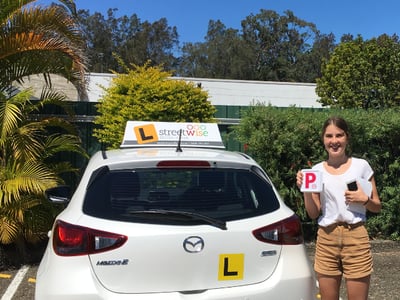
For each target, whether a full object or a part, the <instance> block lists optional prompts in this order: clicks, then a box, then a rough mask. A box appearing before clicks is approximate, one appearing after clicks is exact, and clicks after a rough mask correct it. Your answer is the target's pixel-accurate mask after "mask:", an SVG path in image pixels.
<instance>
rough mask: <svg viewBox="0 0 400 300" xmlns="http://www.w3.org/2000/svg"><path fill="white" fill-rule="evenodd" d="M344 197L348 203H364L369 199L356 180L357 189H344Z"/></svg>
mask: <svg viewBox="0 0 400 300" xmlns="http://www.w3.org/2000/svg"><path fill="white" fill-rule="evenodd" d="M344 197H345V199H346V204H350V203H359V204H364V203H366V202H367V201H368V199H369V198H368V195H367V194H365V193H364V191H363V190H362V188H361V186H360V184H359V183H358V182H357V190H356V191H349V190H346V192H345V193H344Z"/></svg>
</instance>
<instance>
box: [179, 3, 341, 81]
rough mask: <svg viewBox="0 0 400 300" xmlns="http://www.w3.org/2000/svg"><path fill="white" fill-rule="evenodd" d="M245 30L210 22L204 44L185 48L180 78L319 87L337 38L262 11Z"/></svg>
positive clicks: (247, 20)
mask: <svg viewBox="0 0 400 300" xmlns="http://www.w3.org/2000/svg"><path fill="white" fill-rule="evenodd" d="M241 25H242V30H241V31H239V30H236V29H232V28H226V27H225V25H224V24H223V23H222V22H221V21H219V20H218V21H210V22H209V25H208V31H207V35H206V37H205V41H204V42H201V43H200V42H198V43H187V44H185V45H184V46H183V48H182V57H181V58H180V60H179V68H178V73H179V74H180V75H182V76H192V77H209V78H230V79H243V80H271V81H289V82H293V81H297V82H315V79H316V78H317V77H318V76H319V75H320V65H321V62H322V61H323V60H325V59H328V58H329V55H330V52H331V51H332V49H333V47H334V46H335V44H334V36H333V35H332V34H330V35H323V34H321V33H320V32H319V31H318V30H317V29H316V26H315V25H314V24H313V23H309V22H306V21H303V20H301V19H299V18H297V17H296V16H295V15H294V14H293V13H292V12H291V11H286V12H285V14H284V15H279V14H278V13H276V12H274V11H271V10H264V9H262V10H260V12H259V13H258V14H256V15H253V14H251V15H249V16H247V17H246V18H245V19H244V20H242V22H241Z"/></svg>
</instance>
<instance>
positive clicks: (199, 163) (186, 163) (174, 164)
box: [157, 160, 210, 168]
mask: <svg viewBox="0 0 400 300" xmlns="http://www.w3.org/2000/svg"><path fill="white" fill-rule="evenodd" d="M209 167H210V163H209V162H208V161H204V160H165V161H160V162H159V163H158V164H157V168H209Z"/></svg>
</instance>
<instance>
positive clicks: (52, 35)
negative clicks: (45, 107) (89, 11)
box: [0, 0, 86, 99]
mask: <svg viewBox="0 0 400 300" xmlns="http://www.w3.org/2000/svg"><path fill="white" fill-rule="evenodd" d="M35 2H36V1H34V0H21V1H15V0H0V31H1V35H0V92H4V91H7V92H10V91H11V90H12V89H13V87H12V85H13V83H14V82H18V83H23V82H24V79H25V78H26V77H27V76H30V75H33V74H43V75H44V76H45V79H46V82H47V83H48V84H49V85H50V84H51V79H50V74H58V75H61V76H63V77H65V78H67V79H68V80H69V81H71V82H72V83H73V84H74V85H75V86H76V88H77V90H78V92H79V95H80V97H81V98H82V99H84V98H85V93H86V91H85V80H84V73H85V70H86V60H85V55H84V52H83V51H84V49H85V47H84V45H85V44H84V40H83V39H82V35H81V34H80V31H79V27H78V24H77V22H76V18H75V16H74V12H75V4H74V2H73V1H68V0H61V1H60V2H61V3H63V4H64V5H63V4H53V5H51V6H48V7H41V6H38V5H35Z"/></svg>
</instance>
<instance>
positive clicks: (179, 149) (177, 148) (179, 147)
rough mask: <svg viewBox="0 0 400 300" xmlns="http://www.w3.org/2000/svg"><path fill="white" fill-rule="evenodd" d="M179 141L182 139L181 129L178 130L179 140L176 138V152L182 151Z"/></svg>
mask: <svg viewBox="0 0 400 300" xmlns="http://www.w3.org/2000/svg"><path fill="white" fill-rule="evenodd" d="M181 141H182V129H180V130H179V140H178V146H177V147H176V152H182V148H181Z"/></svg>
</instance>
